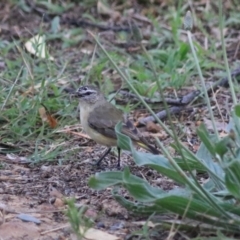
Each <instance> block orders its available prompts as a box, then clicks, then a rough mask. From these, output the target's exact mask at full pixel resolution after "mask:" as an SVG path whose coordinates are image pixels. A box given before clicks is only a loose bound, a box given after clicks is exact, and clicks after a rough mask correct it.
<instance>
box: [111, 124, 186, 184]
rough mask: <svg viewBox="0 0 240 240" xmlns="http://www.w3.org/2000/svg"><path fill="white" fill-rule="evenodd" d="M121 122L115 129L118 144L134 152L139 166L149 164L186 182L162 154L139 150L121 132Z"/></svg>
mask: <svg viewBox="0 0 240 240" xmlns="http://www.w3.org/2000/svg"><path fill="white" fill-rule="evenodd" d="M121 126H122V124H121V123H118V124H117V125H116V127H115V131H116V133H117V137H118V146H119V147H120V148H121V149H126V150H130V151H131V152H132V154H133V159H134V161H135V162H136V164H137V165H138V166H145V165H146V166H149V167H151V168H153V169H155V170H157V171H158V172H159V173H162V174H164V175H165V176H168V177H169V178H171V179H173V180H175V181H177V182H179V183H181V184H185V183H186V181H185V179H184V178H183V177H182V176H181V175H179V174H178V173H177V172H176V170H175V169H174V168H173V166H172V165H171V164H170V163H169V161H168V160H167V159H166V158H165V157H164V156H162V155H153V154H151V153H144V152H137V151H136V150H135V148H134V147H133V144H132V141H131V139H130V138H129V137H128V136H126V135H124V134H122V133H121Z"/></svg>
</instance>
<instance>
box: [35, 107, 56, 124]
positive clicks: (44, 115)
mask: <svg viewBox="0 0 240 240" xmlns="http://www.w3.org/2000/svg"><path fill="white" fill-rule="evenodd" d="M38 112H39V114H40V117H41V119H42V121H43V122H47V123H48V124H49V126H50V127H51V128H55V127H56V126H57V120H56V119H55V118H54V117H53V116H52V115H51V114H50V113H49V112H48V110H47V109H46V108H45V107H40V108H39V110H38Z"/></svg>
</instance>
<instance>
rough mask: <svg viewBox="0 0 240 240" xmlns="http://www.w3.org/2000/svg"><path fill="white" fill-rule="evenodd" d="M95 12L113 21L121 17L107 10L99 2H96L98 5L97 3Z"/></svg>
mask: <svg viewBox="0 0 240 240" xmlns="http://www.w3.org/2000/svg"><path fill="white" fill-rule="evenodd" d="M97 11H98V13H99V14H102V15H106V16H109V17H111V18H112V19H113V20H115V21H116V20H118V19H120V17H121V14H120V12H118V11H114V10H112V9H110V8H108V7H107V6H106V5H104V4H103V3H102V2H101V1H98V3H97Z"/></svg>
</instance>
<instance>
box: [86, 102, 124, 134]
mask: <svg viewBox="0 0 240 240" xmlns="http://www.w3.org/2000/svg"><path fill="white" fill-rule="evenodd" d="M122 120H123V112H122V111H121V110H120V109H117V108H116V107H115V106H113V105H112V104H111V103H109V102H106V103H104V105H99V106H98V107H96V108H95V109H94V110H93V111H92V112H91V113H90V114H89V118H88V124H89V126H90V127H92V128H93V129H94V130H95V131H97V132H99V133H101V134H103V135H104V136H106V137H110V138H116V133H115V130H114V128H115V125H116V124H117V123H118V122H119V121H122Z"/></svg>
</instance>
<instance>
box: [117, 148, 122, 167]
mask: <svg viewBox="0 0 240 240" xmlns="http://www.w3.org/2000/svg"><path fill="white" fill-rule="evenodd" d="M117 150H118V163H117V167H118V168H120V161H121V159H120V154H121V148H119V147H118V148H117Z"/></svg>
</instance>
